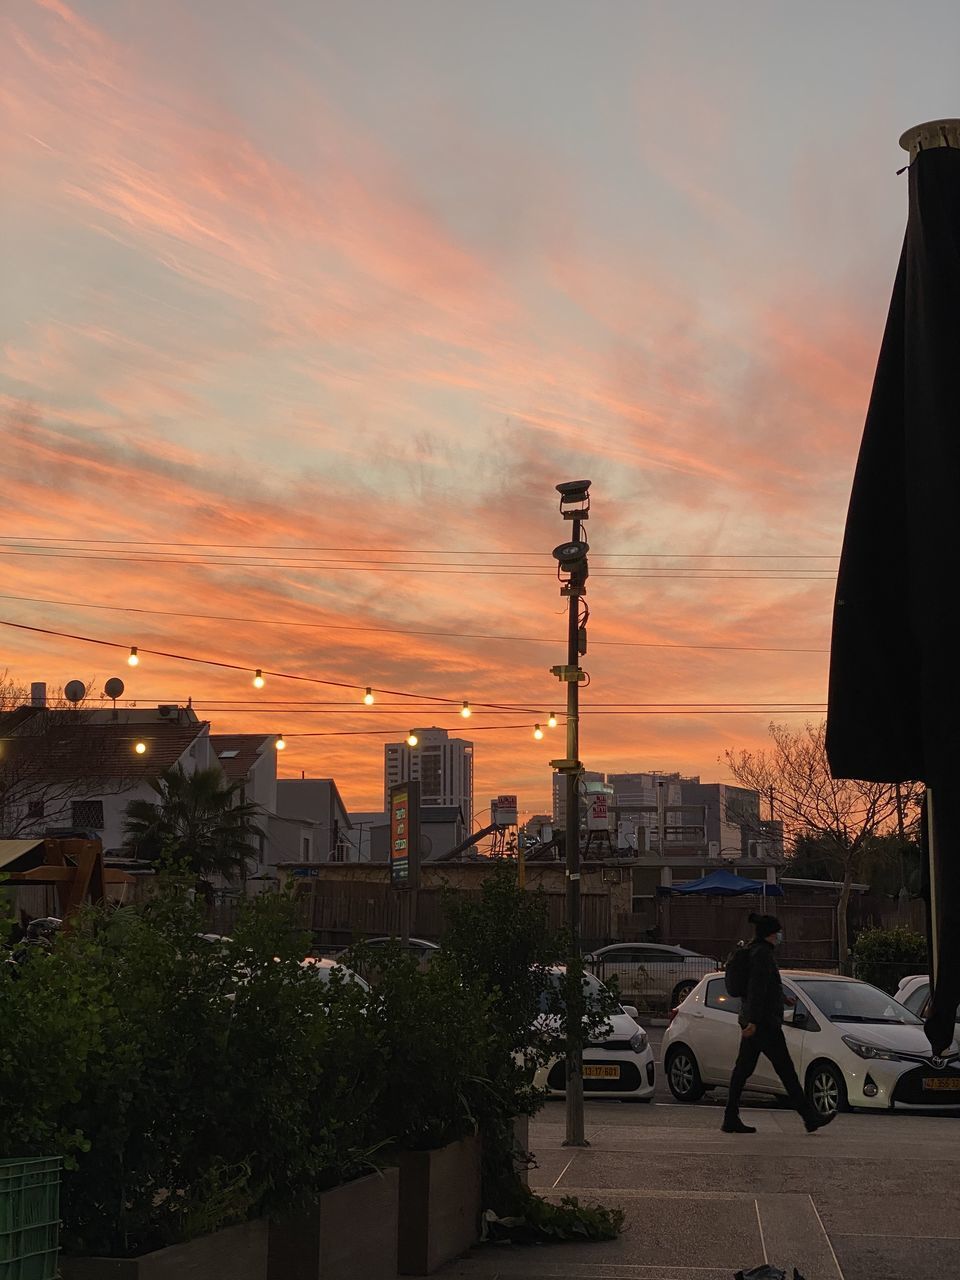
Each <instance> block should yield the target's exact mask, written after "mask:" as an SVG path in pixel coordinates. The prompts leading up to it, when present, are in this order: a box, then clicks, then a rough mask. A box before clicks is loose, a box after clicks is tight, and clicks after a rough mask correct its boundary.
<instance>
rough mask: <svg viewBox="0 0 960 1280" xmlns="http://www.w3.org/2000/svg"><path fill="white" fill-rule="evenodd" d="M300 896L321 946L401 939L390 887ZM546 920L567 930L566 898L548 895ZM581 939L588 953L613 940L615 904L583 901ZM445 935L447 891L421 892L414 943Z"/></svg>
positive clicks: (472, 892)
mask: <svg viewBox="0 0 960 1280" xmlns="http://www.w3.org/2000/svg"><path fill="white" fill-rule="evenodd" d="M300 892H301V894H302V897H303V902H304V925H305V927H306V928H308V929H312V930H313V933H314V936H315V938H316V939H317V942H318V943H319V944H320V945H321V946H337V945H343V946H346V945H348V944H349V943H351V942H353V941H355V940H356V939H359V938H362V937H364V936H367V937H377V936H379V935H382V934H386V935H389V936H396V935H399V933H400V931H401V928H402V921H403V916H402V912H403V910H404V908H403V905H402V903H401V895H400V893H398V892H397V890H395V889H392V888H391V887H390V886H389V885H385V884H369V883H367V884H363V883H357V882H349V881H341V882H333V881H321V880H312V881H310V882H308V883H305V884H304V885H303V886H302V887H301V889H300ZM456 896H457V898H458V899H460V900H463V899H465V898H466V899H468V900H470V901H474V902H476V901H479V898H480V891H479V890H478V889H458V890H456ZM543 898H544V901H545V903H546V907H547V918H548V920H549V921H550V925H551V927H552V928H554V929H560V928H562V926H563V924H564V919H565V911H566V898H565V896H564V895H563V894H561V893H550V892H546V893H544V895H543ZM580 902H581V907H582V926H581V929H582V936H583V940H584V946H585V947H594V946H599V945H601V944H602V942H604V941H605V940H606V939H607V938H608V937H609V934H610V899H609V897H608V896H607V895H606V894H605V893H584V894H582V895H581V899H580ZM444 929H445V920H444V911H443V891H442V890H440V889H420V890H419V891H418V892H417V894H416V910H415V915H414V919H413V920H412V921H411V924H410V932H411V934H412V935H413V936H414V937H418V938H426V939H428V940H429V941H431V942H433V941H437V940H439V939H440V938H442V937H443V933H444Z"/></svg>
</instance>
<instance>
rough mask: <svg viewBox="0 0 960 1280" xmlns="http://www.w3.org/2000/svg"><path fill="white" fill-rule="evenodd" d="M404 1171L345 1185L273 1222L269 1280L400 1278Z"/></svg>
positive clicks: (382, 1279) (375, 1174)
mask: <svg viewBox="0 0 960 1280" xmlns="http://www.w3.org/2000/svg"><path fill="white" fill-rule="evenodd" d="M399 1205H400V1171H399V1170H398V1169H384V1170H383V1172H382V1173H373V1174H371V1175H370V1176H369V1177H366V1178H358V1179H357V1180H356V1182H345V1183H344V1184H343V1186H341V1187H334V1188H333V1189H332V1190H330V1191H325V1192H324V1193H323V1194H322V1195H321V1196H319V1197H318V1199H317V1203H316V1204H315V1205H314V1206H313V1207H312V1208H311V1209H309V1210H307V1211H305V1212H301V1213H298V1214H295V1215H291V1216H290V1217H286V1218H271V1219H270V1252H269V1261H268V1265H267V1280H360V1278H361V1277H362V1280H395V1277H396V1274H397V1223H398V1218H399Z"/></svg>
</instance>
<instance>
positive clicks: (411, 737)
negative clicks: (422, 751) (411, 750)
mask: <svg viewBox="0 0 960 1280" xmlns="http://www.w3.org/2000/svg"><path fill="white" fill-rule="evenodd" d="M419 741H420V739H419V738H418V737H417V735H416V734H415V733H414V732H413V730H412V729H411V730H410V732H409V733H408V734H407V746H408V747H415V746H416V745H417V743H418V742H419Z"/></svg>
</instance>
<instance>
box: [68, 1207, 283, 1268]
mask: <svg viewBox="0 0 960 1280" xmlns="http://www.w3.org/2000/svg"><path fill="white" fill-rule="evenodd" d="M60 1275H61V1278H62V1280H266V1275H267V1220H266V1218H258V1219H257V1220H256V1221H255V1222H242V1223H240V1224H239V1225H238V1226H235V1227H225V1228H224V1229H223V1230H222V1231H214V1232H213V1233H212V1234H211V1235H208V1236H198V1237H197V1239H196V1240H188V1241H187V1242H186V1243H185V1244H172V1245H170V1246H168V1247H167V1248H166V1249H157V1250H156V1251H155V1252H154V1253H144V1254H141V1255H140V1257H139V1258H68V1257H64V1256H63V1254H61V1255H60Z"/></svg>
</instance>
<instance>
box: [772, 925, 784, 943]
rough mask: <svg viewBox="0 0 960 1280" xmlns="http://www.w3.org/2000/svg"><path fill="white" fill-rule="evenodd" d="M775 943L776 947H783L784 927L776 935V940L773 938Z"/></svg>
mask: <svg viewBox="0 0 960 1280" xmlns="http://www.w3.org/2000/svg"><path fill="white" fill-rule="evenodd" d="M773 945H774V946H775V947H782V946H783V930H782V929H781V930H780V932H779V933H778V934H777V935H776V936H775V938H774V940H773Z"/></svg>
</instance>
